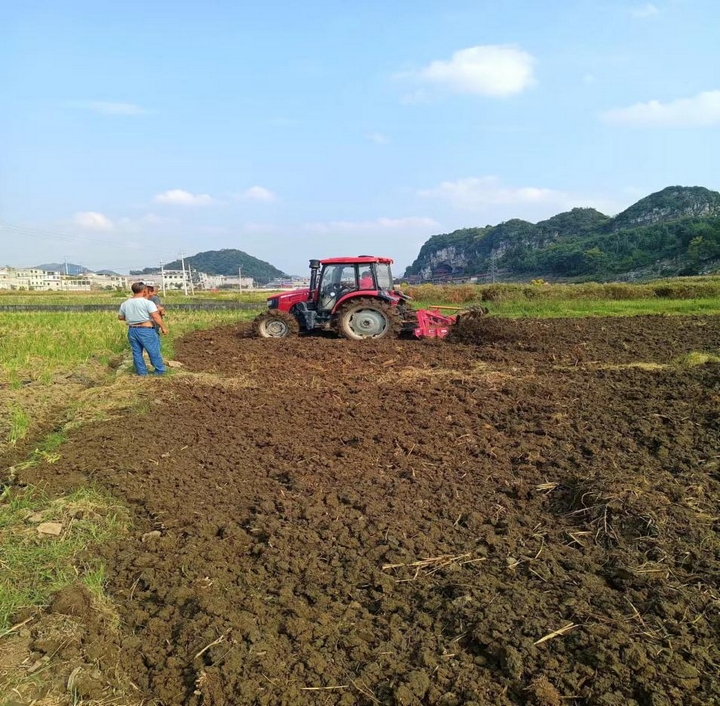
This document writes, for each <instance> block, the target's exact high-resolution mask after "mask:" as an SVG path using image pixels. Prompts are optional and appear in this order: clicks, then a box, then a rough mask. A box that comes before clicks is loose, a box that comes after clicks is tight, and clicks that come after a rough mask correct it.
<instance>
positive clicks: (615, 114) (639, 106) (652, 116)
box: [602, 90, 720, 127]
mask: <svg viewBox="0 0 720 706" xmlns="http://www.w3.org/2000/svg"><path fill="white" fill-rule="evenodd" d="M602 118H603V120H605V122H607V123H611V124H613V125H640V126H649V127H709V126H711V125H718V124H720V90H718V91H705V92H703V93H698V94H697V95H696V96H693V97H692V98H678V99H677V100H674V101H671V102H669V103H661V102H660V101H657V100H651V101H648V102H647V103H636V104H635V105H631V106H629V107H627V108H615V109H613V110H608V111H606V112H605V113H603V115H602Z"/></svg>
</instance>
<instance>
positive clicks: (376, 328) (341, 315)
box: [334, 298, 402, 341]
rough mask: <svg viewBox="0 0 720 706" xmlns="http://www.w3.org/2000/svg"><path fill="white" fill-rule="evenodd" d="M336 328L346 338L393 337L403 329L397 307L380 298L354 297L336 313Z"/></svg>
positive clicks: (358, 339) (359, 339) (360, 339)
mask: <svg viewBox="0 0 720 706" xmlns="http://www.w3.org/2000/svg"><path fill="white" fill-rule="evenodd" d="M334 328H335V330H336V331H337V332H338V333H339V334H340V335H341V336H343V337H344V338H349V339H351V340H354V341H362V340H363V339H365V338H393V337H395V336H397V335H398V334H399V333H400V330H401V329H402V320H401V319H400V315H399V313H398V311H397V308H396V307H394V306H392V305H390V304H387V303H386V302H384V301H381V300H379V299H366V298H362V299H353V300H351V301H349V302H348V303H347V304H345V305H343V306H342V307H341V308H340V311H338V312H337V314H336V315H335V326H334Z"/></svg>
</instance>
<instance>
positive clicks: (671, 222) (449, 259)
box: [405, 186, 720, 279]
mask: <svg viewBox="0 0 720 706" xmlns="http://www.w3.org/2000/svg"><path fill="white" fill-rule="evenodd" d="M713 263H718V264H720V193H718V192H716V191H710V190H709V189H705V188H702V187H682V186H670V187H668V188H666V189H663V190H662V191H659V192H657V193H655V194H651V195H650V196H648V197H646V198H644V199H641V200H640V201H638V202H637V203H636V204H634V205H633V206H630V208H628V209H626V210H625V211H623V212H622V213H619V214H618V215H617V216H615V217H613V218H611V217H609V216H605V215H603V214H602V213H600V212H599V211H596V210H595V209H592V208H574V209H573V210H572V211H568V212H567V213H560V214H558V215H557V216H553V217H552V218H549V219H548V220H546V221H540V222H538V223H529V222H527V221H522V220H518V219H513V220H510V221H506V222H505V223H501V224H499V225H497V226H485V227H484V228H464V229H462V230H457V231H454V232H453V233H447V234H441V235H434V236H432V237H431V238H430V239H429V240H428V241H427V242H426V243H425V244H424V245H423V246H422V248H421V249H420V253H419V255H418V257H417V259H416V260H415V262H413V264H412V265H410V267H408V268H407V270H406V271H405V276H406V277H408V276H411V275H419V276H421V277H422V278H423V279H431V278H433V277H437V276H460V275H470V274H484V273H487V272H489V271H491V270H492V271H494V272H502V273H503V277H519V278H534V277H560V278H566V277H567V278H584V279H612V278H615V277H618V276H622V275H627V274H628V273H633V272H641V271H643V270H652V271H653V272H654V273H655V274H663V275H671V274H696V273H698V272H701V271H702V270H703V269H704V268H705V267H707V266H709V265H712V264H713Z"/></svg>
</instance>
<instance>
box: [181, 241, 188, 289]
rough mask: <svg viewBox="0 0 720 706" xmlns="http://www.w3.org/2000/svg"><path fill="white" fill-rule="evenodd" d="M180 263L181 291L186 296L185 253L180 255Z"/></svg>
mask: <svg viewBox="0 0 720 706" xmlns="http://www.w3.org/2000/svg"><path fill="white" fill-rule="evenodd" d="M180 262H181V263H182V273H183V291H184V292H185V296H187V295H188V290H187V276H186V274H185V253H184V252H181V253H180Z"/></svg>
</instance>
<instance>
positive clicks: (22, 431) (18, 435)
mask: <svg viewBox="0 0 720 706" xmlns="http://www.w3.org/2000/svg"><path fill="white" fill-rule="evenodd" d="M8 417H9V424H10V430H9V431H8V442H9V443H10V444H12V445H15V444H17V442H18V441H20V440H22V439H24V438H25V437H26V436H27V434H28V431H29V430H30V416H29V415H28V413H27V412H26V411H25V410H24V409H23V407H22V406H21V405H19V404H17V403H16V404H13V405H11V406H10V410H9V413H8Z"/></svg>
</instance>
